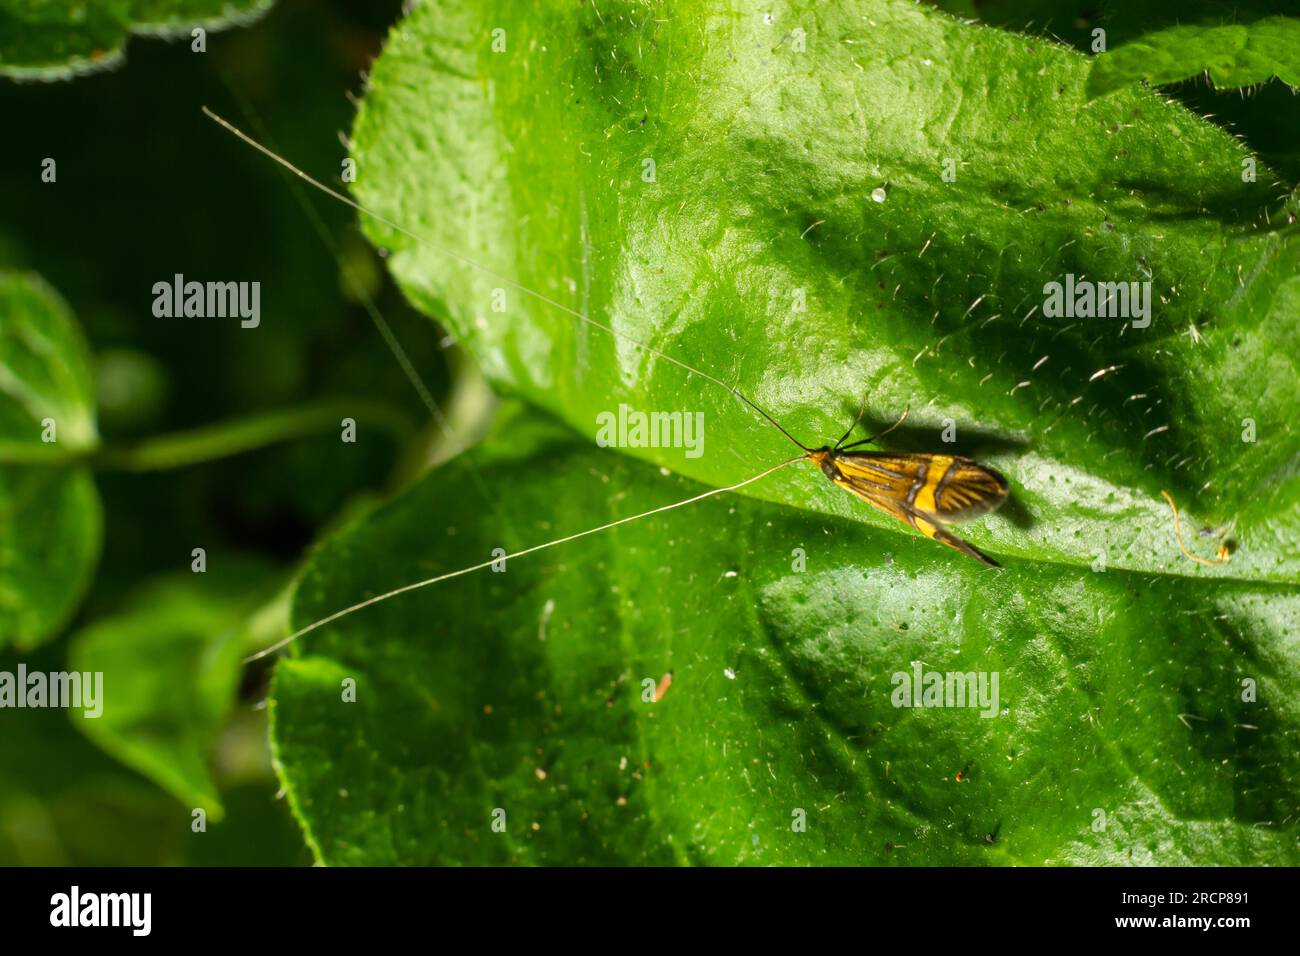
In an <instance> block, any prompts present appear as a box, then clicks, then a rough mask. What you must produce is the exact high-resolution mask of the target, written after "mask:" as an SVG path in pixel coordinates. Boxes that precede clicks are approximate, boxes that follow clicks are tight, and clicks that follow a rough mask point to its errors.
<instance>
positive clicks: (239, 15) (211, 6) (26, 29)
mask: <svg viewBox="0 0 1300 956" xmlns="http://www.w3.org/2000/svg"><path fill="white" fill-rule="evenodd" d="M270 6H271V0H90V2H73V3H69V2H68V0H0V76H9V77H13V78H15V79H21V80H53V79H63V78H66V77H68V76H74V75H76V74H79V73H87V72H91V71H94V70H100V69H104V68H107V67H111V66H116V65H117V64H118V63H119V62H120V61H121V59H122V55H123V50H124V48H125V46H126V39H127V37H128V36H129V35H131V34H137V35H147V36H164V37H170V36H184V37H186V38H189V37H190V36H191V31H193V30H194V29H196V28H200V27H201V28H203V29H204V30H218V29H221V28H223V27H227V26H231V25H234V24H237V23H245V22H248V21H249V20H251V19H253V18H255V17H257V16H260V15H261V14H263V13H265V12H266V10H267V9H269V8H270Z"/></svg>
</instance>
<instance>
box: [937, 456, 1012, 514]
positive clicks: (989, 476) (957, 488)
mask: <svg viewBox="0 0 1300 956" xmlns="http://www.w3.org/2000/svg"><path fill="white" fill-rule="evenodd" d="M1006 500H1007V480H1006V479H1005V478H1003V477H1002V476H1001V475H999V474H998V473H997V472H996V471H994V470H993V469H992V468H985V467H984V466H983V465H981V464H979V463H978V462H975V461H971V460H970V459H969V458H958V457H954V458H953V459H952V462H951V463H950V464H949V465H948V469H947V471H946V472H944V474H943V475H941V476H940V477H939V479H938V481H937V483H936V484H935V488H934V509H933V511H932V512H931V513H932V514H933V515H934V516H935V517H936V518H938V519H939V520H940V521H943V522H945V523H947V524H952V523H955V522H959V521H969V520H971V519H972V518H978V517H979V516H980V515H986V514H988V513H989V512H992V511H996V510H997V509H998V508H999V507H1000V506H1001V505H1002V502H1004V501H1006Z"/></svg>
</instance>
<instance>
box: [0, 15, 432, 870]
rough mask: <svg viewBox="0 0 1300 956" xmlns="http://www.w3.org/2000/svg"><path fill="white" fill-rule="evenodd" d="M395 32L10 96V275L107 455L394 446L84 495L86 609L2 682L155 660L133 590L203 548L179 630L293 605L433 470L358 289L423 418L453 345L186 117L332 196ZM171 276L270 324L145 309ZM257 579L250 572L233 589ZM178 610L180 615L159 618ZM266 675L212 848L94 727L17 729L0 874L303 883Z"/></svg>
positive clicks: (248, 36)
mask: <svg viewBox="0 0 1300 956" xmlns="http://www.w3.org/2000/svg"><path fill="white" fill-rule="evenodd" d="M400 12H401V5H400V3H398V2H395V0H392V2H390V0H367V2H343V0H331V2H320V0H284V2H281V3H278V4H277V5H276V6H275V7H274V8H273V9H272V10H270V11H269V13H268V14H267V15H266V16H265V17H263V18H262V19H260V20H258V21H256V22H254V23H251V24H249V25H247V26H243V27H240V26H235V27H233V28H231V29H228V30H224V31H221V32H210V33H209V34H208V37H207V52H206V53H203V54H200V53H195V52H192V50H191V48H190V42H189V38H188V36H184V37H181V38H177V39H173V40H165V39H153V38H145V37H133V38H132V39H131V40H130V41H129V42H128V43H127V46H126V50H125V59H124V61H123V63H122V65H121V66H120V67H119V68H118V69H115V70H111V71H104V72H97V73H93V74H90V75H86V76H80V77H77V78H75V79H71V80H66V81H59V82H39V83H38V82H22V83H15V82H12V81H7V80H0V116H3V117H4V121H5V126H6V128H7V129H8V130H9V131H10V136H9V137H8V141H7V145H6V148H5V149H4V150H3V151H0V175H2V176H3V177H4V180H5V181H6V182H8V183H10V184H11V186H10V188H7V189H6V190H5V199H4V203H3V214H2V215H0V268H3V269H14V270H20V271H28V272H35V273H39V274H40V275H41V276H42V277H43V278H44V279H45V280H46V282H48V284H49V285H50V286H52V287H53V288H54V289H55V290H57V291H58V293H59V294H60V295H61V296H62V297H63V299H64V300H65V301H66V302H67V303H68V305H69V306H70V308H71V311H72V313H73V314H74V315H75V317H76V320H77V321H78V322H79V324H80V325H81V327H82V329H83V330H84V332H85V335H86V337H87V339H88V340H89V345H90V349H91V351H92V354H93V357H94V370H95V376H96V384H97V398H98V418H99V431H100V435H101V438H102V441H103V445H104V446H105V447H108V448H111V447H115V446H118V447H126V446H129V445H130V444H131V443H132V442H135V441H138V440H140V439H143V438H146V437H149V436H158V435H164V434H169V433H175V432H179V431H184V430H188V429H192V428H196V427H200V426H207V425H212V424H214V423H220V422H226V421H235V420H242V419H245V418H247V417H249V416H252V415H257V414H261V413H265V412H268V411H277V410H293V409H300V408H307V407H315V406H322V405H324V406H327V407H328V406H331V405H338V406H339V407H341V408H347V407H348V405H349V403H350V402H362V401H364V402H365V403H366V405H367V407H371V408H375V409H377V410H379V411H382V412H383V413H384V418H385V420H386V421H391V422H392V423H395V424H394V427H392V428H389V429H387V430H381V429H374V430H366V429H365V428H364V427H363V429H362V432H361V435H360V438H359V441H358V444H357V445H346V444H343V443H342V442H340V440H339V430H338V425H337V416H335V420H334V422H333V423H332V424H331V425H330V426H329V427H326V428H324V429H323V430H322V429H320V428H317V429H315V430H314V433H308V434H304V435H302V436H299V437H295V438H293V439H292V440H287V441H281V442H277V443H274V444H270V445H268V446H267V447H264V448H259V449H257V450H254V451H250V452H248V453H246V454H240V455H235V456H231V457H228V458H223V459H221V460H215V461H210V462H204V463H201V464H197V465H193V466H190V467H184V468H179V469H168V470H161V471H146V472H133V471H115V470H103V471H98V472H97V474H96V475H95V482H96V485H97V487H98V491H99V494H100V497H101V499H102V502H103V509H104V535H103V542H104V543H103V551H102V554H101V557H100V560H99V562H98V568H97V571H96V576H95V578H94V583H93V586H92V587H91V589H90V591H89V593H88V595H87V597H86V599H85V600H84V602H83V603H82V605H81V607H80V609H79V611H78V613H77V616H76V618H75V619H74V620H73V621H72V623H71V625H70V626H69V627H68V628H67V629H66V630H65V632H64V633H63V634H62V635H61V636H60V637H59V638H58V639H57V640H55V641H54V642H52V643H50V644H48V645H47V646H46V647H44V648H42V649H41V650H40V651H39V652H35V653H31V652H29V653H23V654H16V653H14V652H13V651H11V650H5V651H0V670H8V671H13V670H14V669H15V667H16V665H17V662H18V661H19V660H21V661H23V662H24V663H26V665H27V667H28V668H29V670H35V669H45V670H60V669H64V668H66V667H69V666H75V662H74V661H73V660H72V658H80V657H83V656H85V655H87V654H90V653H93V650H94V645H93V640H92V639H97V640H98V641H100V642H101V643H102V640H103V634H104V629H105V628H106V627H107V628H116V636H117V637H119V638H123V639H125V640H128V641H130V640H136V641H137V642H139V643H142V644H143V646H142V647H141V648H140V653H142V654H156V653H158V648H157V647H150V646H149V645H148V641H147V639H146V638H145V637H144V635H146V634H147V633H148V632H149V631H150V630H151V629H153V630H156V629H157V628H158V626H159V625H158V622H157V621H156V620H150V619H149V618H148V617H145V616H140V615H138V614H137V615H135V616H132V615H131V610H130V609H131V607H132V604H133V601H135V603H136V604H138V595H139V593H140V592H141V591H142V590H143V591H144V592H145V593H146V595H147V594H149V593H151V592H152V593H153V594H154V595H155V596H156V594H157V593H158V592H157V588H159V587H160V586H165V584H166V582H161V583H160V580H159V579H160V577H161V578H165V577H168V576H175V575H179V574H184V575H186V576H187V577H190V575H189V565H190V560H191V557H190V555H191V549H193V548H194V547H204V548H206V551H207V560H208V567H209V572H208V574H206V575H205V576H203V578H202V579H200V578H199V577H198V576H192V581H191V582H190V583H186V584H183V585H182V586H188V587H190V588H191V589H192V590H193V592H194V593H193V594H192V595H191V603H192V605H193V607H194V608H199V609H208V610H207V611H204V612H203V613H200V612H199V611H195V612H194V613H193V614H191V615H190V617H191V618H196V617H197V619H199V620H203V621H206V622H207V623H208V624H211V622H212V621H214V620H220V618H221V615H220V613H217V612H215V611H212V610H211V609H212V608H213V607H214V606H219V605H220V604H221V603H222V601H224V600H226V598H227V595H229V593H230V592H231V591H234V592H236V594H235V595H234V596H233V597H232V598H231V603H232V606H235V607H242V608H244V609H246V608H247V607H248V606H249V605H250V604H253V605H255V604H257V603H258V602H259V600H260V599H266V598H268V597H270V596H272V595H268V594H266V593H257V592H256V591H255V590H250V589H249V588H247V587H245V588H244V589H243V590H242V591H241V590H240V589H239V585H238V584H236V583H233V582H234V581H235V579H238V578H241V577H242V578H257V579H260V581H261V586H262V591H263V592H265V590H266V582H268V581H269V582H276V581H278V582H279V584H280V585H283V584H284V583H285V582H286V581H287V580H288V578H289V576H290V575H291V574H292V571H293V563H294V562H295V561H296V560H297V559H298V558H299V557H300V556H301V555H302V553H303V550H304V549H305V548H306V547H307V546H308V545H309V544H310V543H311V542H312V541H313V540H315V539H316V538H317V537H318V536H319V535H320V534H321V533H322V531H323V530H324V529H325V528H326V527H327V525H328V524H329V523H330V522H332V521H334V520H337V519H338V516H339V515H340V514H342V513H344V512H345V510H346V507H347V505H348V503H349V502H351V501H355V500H357V499H358V497H359V496H364V495H367V494H369V495H374V494H377V493H381V492H382V491H383V490H384V489H385V488H387V487H391V485H392V483H393V482H394V481H395V480H398V479H397V478H396V477H395V476H396V475H398V473H399V472H400V471H401V470H402V468H403V467H407V466H404V465H403V459H401V457H400V456H401V455H402V454H404V453H409V454H412V455H414V456H416V460H417V462H418V459H419V457H420V456H421V455H423V454H424V453H426V452H427V451H428V447H427V446H428V445H429V444H430V442H431V439H430V438H429V436H431V435H435V436H436V432H431V431H430V430H429V429H428V427H427V423H428V420H429V412H428V410H427V408H426V407H425V404H424V402H423V401H422V399H421V397H420V395H419V393H418V392H417V390H416V389H415V387H413V385H412V383H411V382H410V381H409V380H408V379H407V377H406V376H405V374H404V373H403V371H402V369H401V368H400V367H399V365H398V363H397V361H396V360H395V359H394V357H393V355H392V354H391V352H390V351H389V348H388V346H387V345H386V344H385V341H384V339H383V338H382V336H381V335H380V334H379V333H378V332H377V331H376V328H375V326H374V324H373V323H372V321H371V319H370V317H369V316H368V315H367V312H366V310H365V308H364V307H363V304H362V302H361V301H359V299H358V291H357V287H358V286H360V288H361V289H362V290H363V291H364V292H365V293H367V294H368V295H370V296H372V297H373V300H374V302H375V305H376V307H377V309H378V311H379V312H380V313H381V314H382V316H383V317H384V319H385V320H386V321H387V322H388V324H389V325H391V327H392V330H393V334H394V335H395V337H396V338H397V340H398V341H400V342H401V343H402V346H403V347H404V349H405V350H406V352H407V353H408V355H409V357H410V360H411V363H412V365H413V366H414V368H415V369H417V370H418V374H419V376H420V377H421V379H422V380H423V383H424V385H425V386H426V387H427V389H428V390H429V392H430V393H431V395H432V396H433V397H434V399H435V400H438V401H442V400H443V399H444V398H445V397H446V394H447V390H448V382H449V368H450V362H449V359H448V356H447V353H446V352H445V350H444V346H443V343H442V342H441V337H442V333H441V332H440V331H439V330H438V329H437V328H435V327H434V326H432V325H431V323H429V322H428V320H427V319H424V318H423V317H422V316H420V315H418V314H417V313H415V312H414V311H413V310H411V309H410V308H409V307H407V306H406V305H405V303H404V301H403V300H402V298H401V296H400V294H398V293H397V292H396V290H395V289H394V287H393V286H392V284H391V283H390V282H389V280H388V279H387V274H386V272H385V270H384V268H383V265H382V261H381V260H380V259H379V257H378V256H377V255H376V253H375V252H374V250H372V249H371V248H370V246H369V245H368V244H367V243H366V242H365V241H364V240H363V239H362V238H361V236H360V234H359V233H358V231H357V229H356V225H355V218H354V216H353V215H352V214H351V212H350V211H349V210H347V209H346V208H344V207H342V206H340V205H338V204H333V203H327V202H322V201H319V200H318V199H316V198H315V197H312V198H311V199H310V207H309V209H308V210H306V211H305V209H304V206H303V202H302V201H303V200H304V199H305V198H306V196H305V193H303V192H302V190H301V189H299V188H298V184H296V183H295V184H293V185H292V186H291V185H290V183H289V179H288V177H286V176H285V175H284V174H282V173H281V171H279V170H278V169H277V168H276V167H275V166H274V165H273V164H271V163H269V162H268V161H266V160H265V159H264V158H262V157H259V156H258V155H257V154H255V153H253V152H252V151H251V150H249V149H247V148H246V147H244V146H241V145H240V144H239V143H237V142H236V141H234V140H233V139H232V138H231V137H230V136H229V135H227V134H225V133H223V132H222V131H221V130H220V129H218V128H217V127H216V126H214V125H213V124H212V123H211V122H210V121H208V120H207V119H206V118H204V117H203V115H202V114H201V113H200V106H203V105H207V106H210V107H211V108H212V109H214V110H215V111H217V112H218V113H221V114H222V115H225V116H227V117H229V118H231V119H232V120H233V121H235V122H238V123H240V124H241V125H244V126H245V127H247V128H251V129H257V130H258V131H259V135H264V137H265V138H266V139H268V140H269V141H271V142H273V143H274V145H275V147H276V148H277V149H279V150H281V151H282V152H284V153H285V154H287V155H289V156H293V157H294V158H295V159H297V160H298V161H300V162H302V163H303V164H304V165H306V166H308V167H311V168H313V169H314V170H315V171H317V172H318V173H321V174H323V175H329V174H331V173H333V175H334V176H335V178H337V173H338V170H339V163H340V161H341V159H342V157H343V156H345V155H346V151H345V148H344V146H343V143H342V141H341V137H342V136H344V135H345V134H346V131H347V129H348V127H349V125H350V123H351V118H352V113H353V105H352V103H351V102H350V101H349V97H350V96H352V95H359V93H360V87H361V76H362V73H363V71H364V70H365V69H366V67H367V65H368V63H369V62H370V60H371V59H372V58H373V57H374V56H375V55H377V54H378V52H379V49H380V45H381V43H382V40H383V36H384V34H385V32H386V30H387V28H388V27H389V25H390V24H391V23H393V22H394V21H395V20H396V19H397V18H398V17H399V15H400ZM14 26H15V25H14V24H13V23H12V21H5V22H2V23H0V28H11V29H12V28H14ZM17 29H19V30H21V29H23V28H22V27H21V26H18V27H17ZM10 40H12V37H2V38H0V45H3V44H5V43H6V42H7V41H10ZM44 157H56V158H57V162H58V167H57V174H58V178H57V182H56V183H54V184H42V183H41V182H40V180H39V170H40V164H41V161H42V159H43V158H44ZM317 224H319V226H320V228H319V229H318V228H317ZM175 273H183V274H184V275H185V276H186V277H188V278H195V279H199V280H208V279H221V280H232V279H234V280H246V281H260V282H261V284H262V302H261V310H262V322H261V326H260V327H259V328H257V329H248V330H244V329H240V328H239V327H238V324H237V323H236V322H232V321H231V320H182V321H174V322H173V321H169V320H166V319H158V318H155V317H154V316H153V314H152V311H151V307H152V301H153V295H152V292H151V289H152V286H153V284H154V283H155V282H158V281H170V279H171V277H172V276H173V274H175ZM3 321H4V319H3V317H0V322H3ZM402 432H405V433H406V434H405V437H404V438H403V437H401V433H402ZM358 450H360V452H361V453H358ZM18 520H20V521H21V520H22V516H21V515H19V516H18ZM254 563H255V564H256V565H257V566H258V567H260V568H261V569H262V573H261V574H259V575H249V574H246V573H244V572H242V571H241V572H240V573H239V574H232V573H226V571H225V570H223V569H230V568H234V567H236V566H238V567H241V568H245V569H246V568H247V567H249V566H250V564H254ZM192 582H198V583H192ZM133 595H136V596H137V597H136V598H133ZM177 600H178V599H177V596H176V595H175V594H174V593H173V594H172V598H171V603H172V605H173V607H174V606H175V605H176V603H177ZM153 603H154V604H155V606H157V602H156V601H154V602H153ZM204 614H206V617H205V616H204ZM124 615H125V617H124ZM191 623H193V622H192V621H191ZM92 625H93V627H92ZM165 626H166V627H168V628H170V629H171V631H173V632H174V631H175V630H176V628H177V627H181V628H183V627H184V626H185V624H184V623H181V622H180V621H179V620H171V621H168V622H167V624H166V625H165ZM194 626H198V625H194ZM87 629H89V630H87ZM212 629H215V628H209V630H212ZM83 631H84V632H85V635H86V640H84V641H83V640H82V639H81V636H82V633H83ZM213 636H215V635H211V634H210V635H209V638H211V637H213ZM265 677H266V674H265V672H264V671H262V670H254V671H252V672H251V673H248V674H246V675H245V677H244V680H243V682H242V684H241V685H240V686H239V687H238V691H237V692H238V697H239V703H238V706H237V707H236V708H235V710H234V712H233V716H230V717H228V719H226V720H224V722H223V724H222V725H221V726H212V727H209V728H206V730H207V731H210V733H205V734H200V737H202V739H203V740H204V741H206V742H207V743H208V744H209V746H210V749H211V768H212V777H213V779H214V780H215V784H216V787H217V788H218V789H219V795H220V804H222V805H224V809H225V815H224V818H223V819H221V820H220V821H219V822H214V821H213V820H212V819H209V826H208V830H207V832H206V833H193V832H191V826H190V823H191V807H192V806H194V805H197V804H192V803H183V802H181V801H180V800H178V799H177V798H176V797H173V796H170V795H168V794H167V793H166V792H164V791H163V790H162V789H160V788H159V787H158V786H157V785H156V784H155V783H152V782H150V779H147V778H146V777H144V776H142V775H140V774H138V773H136V772H134V771H132V770H128V769H126V767H125V766H123V764H121V763H118V762H117V761H115V760H114V759H112V758H110V757H108V756H106V755H105V753H104V752H102V751H101V750H100V749H99V748H97V747H96V746H95V745H94V744H92V743H91V742H90V740H89V739H88V737H87V736H86V735H85V734H84V733H82V731H83V730H87V729H89V728H81V727H78V726H75V725H76V724H77V723H78V722H80V723H84V724H87V725H89V724H92V723H97V722H95V721H87V720H84V719H83V718H81V717H80V715H75V716H74V717H73V719H72V720H70V719H69V715H68V714H67V713H65V712H62V711H58V710H22V711H19V710H7V711H6V712H5V713H4V725H3V731H4V732H3V736H2V737H0V864H29V865H30V864H64V863H67V864H116V863H123V864H125V863H133V864H150V863H165V864H181V863H191V864H209V863H220V864H227V863H228V864H293V863H306V862H309V860H310V856H309V854H308V852H307V850H306V848H305V847H304V845H303V842H302V839H301V837H300V836H299V834H298V832H297V828H296V826H295V825H294V823H293V822H292V820H291V819H290V816H289V813H288V811H287V810H286V808H285V806H284V802H283V800H277V799H276V790H277V784H276V781H275V779H274V775H273V773H272V771H271V764H270V756H269V753H268V751H267V744H266V730H265V712H264V710H262V709H261V708H260V702H261V701H262V700H263V698H264V695H265V686H264V684H265ZM101 729H102V728H101V727H96V728H95V729H94V730H95V731H100V730H101ZM103 736H104V734H103V733H96V740H97V741H99V742H100V743H101V744H104V745H105V749H107V750H109V752H112V753H114V754H115V755H116V756H118V757H119V758H122V759H124V760H125V762H127V763H131V764H132V765H133V766H139V765H138V764H137V763H134V762H133V761H131V760H130V759H129V757H130V754H124V753H123V751H122V748H121V747H118V748H114V747H113V746H112V745H111V742H106V741H104V740H103V739H102V738H103ZM209 738H210V739H209ZM128 749H129V748H128ZM146 769H147V768H146ZM151 776H152V775H151ZM169 789H177V788H169ZM181 789H183V788H181Z"/></svg>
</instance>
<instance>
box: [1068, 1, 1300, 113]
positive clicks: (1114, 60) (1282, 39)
mask: <svg viewBox="0 0 1300 956" xmlns="http://www.w3.org/2000/svg"><path fill="white" fill-rule="evenodd" d="M1200 73H1208V74H1209V77H1210V82H1211V83H1213V84H1214V86H1215V88H1216V89H1220V90H1235V89H1240V88H1241V87H1245V86H1254V85H1256V84H1258V83H1267V82H1268V81H1269V80H1270V79H1272V78H1273V77H1277V78H1278V79H1280V80H1281V81H1282V82H1283V83H1286V84H1287V85H1289V86H1292V87H1300V20H1297V19H1296V18H1294V17H1265V18H1263V19H1260V20H1256V21H1254V22H1251V23H1225V24H1221V25H1218V26H1204V25H1188V26H1175V27H1168V28H1167V29H1164V30H1157V31H1155V32H1154V33H1149V34H1146V35H1145V36H1143V37H1141V38H1140V39H1138V40H1133V41H1130V42H1128V43H1125V44H1124V45H1123V46H1119V47H1116V48H1115V49H1114V50H1110V51H1108V52H1106V53H1103V54H1101V55H1100V56H1098V57H1097V60H1096V62H1095V63H1094V64H1093V67H1092V73H1091V74H1090V75H1089V77H1088V95H1089V97H1097V96H1103V95H1105V94H1106V93H1110V92H1113V91H1115V90H1119V89H1123V88H1124V87H1126V86H1130V85H1132V84H1133V83H1136V82H1137V81H1139V80H1145V81H1146V82H1148V83H1150V84H1152V85H1153V86H1162V85H1164V84H1166V83H1177V82H1179V81H1180V80H1186V79H1189V78H1190V77H1193V76H1196V75H1197V74H1200Z"/></svg>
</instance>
